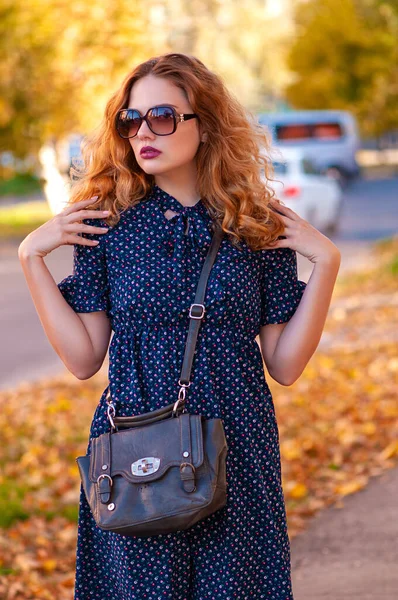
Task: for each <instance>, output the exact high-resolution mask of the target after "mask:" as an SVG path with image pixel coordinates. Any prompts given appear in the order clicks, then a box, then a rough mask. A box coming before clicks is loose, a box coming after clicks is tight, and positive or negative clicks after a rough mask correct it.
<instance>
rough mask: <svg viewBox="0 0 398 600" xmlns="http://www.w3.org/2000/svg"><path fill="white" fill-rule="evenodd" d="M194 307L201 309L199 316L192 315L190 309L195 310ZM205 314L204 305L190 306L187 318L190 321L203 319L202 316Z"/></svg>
mask: <svg viewBox="0 0 398 600" xmlns="http://www.w3.org/2000/svg"><path fill="white" fill-rule="evenodd" d="M196 307H199V308H200V309H201V314H200V315H193V314H192V309H193V310H195V308H196ZM205 312H206V309H205V307H204V304H195V303H194V304H191V307H190V309H189V316H190V317H191V319H203V316H204V314H205Z"/></svg>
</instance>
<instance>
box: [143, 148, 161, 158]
mask: <svg viewBox="0 0 398 600" xmlns="http://www.w3.org/2000/svg"><path fill="white" fill-rule="evenodd" d="M159 154H162V153H161V151H160V150H156V148H152V146H144V147H143V148H141V150H140V155H141V156H142V157H143V158H156V157H157V156H159Z"/></svg>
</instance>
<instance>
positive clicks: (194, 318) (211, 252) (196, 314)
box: [178, 222, 224, 391]
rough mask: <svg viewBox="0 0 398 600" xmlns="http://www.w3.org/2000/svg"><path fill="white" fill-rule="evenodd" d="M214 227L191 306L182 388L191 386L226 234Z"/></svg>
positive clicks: (180, 380) (181, 374)
mask: <svg viewBox="0 0 398 600" xmlns="http://www.w3.org/2000/svg"><path fill="white" fill-rule="evenodd" d="M213 229H214V233H213V237H212V240H211V243H210V246H209V249H208V252H207V255H206V259H205V262H204V264H203V267H202V271H201V273H200V277H199V282H198V285H197V288H196V294H195V300H194V303H193V304H191V307H190V309H189V316H190V319H191V320H190V323H189V329H188V335H187V338H186V341H185V352H184V358H183V363H182V368H181V373H180V379H179V381H178V383H179V385H180V386H181V389H183V388H185V387H189V385H190V381H189V380H190V377H191V370H192V363H193V359H194V354H195V350H196V343H197V339H198V334H199V329H200V327H201V325H202V319H203V317H204V314H205V312H206V307H205V305H204V300H205V295H206V288H207V282H208V279H209V275H210V271H211V269H212V267H213V264H214V262H215V260H216V256H217V252H218V249H219V247H220V244H221V242H222V238H223V236H224V232H223V230H222V228H221V227H220V226H219V225H218V224H217V225H216V224H215V222H214V226H213ZM181 389H180V391H181Z"/></svg>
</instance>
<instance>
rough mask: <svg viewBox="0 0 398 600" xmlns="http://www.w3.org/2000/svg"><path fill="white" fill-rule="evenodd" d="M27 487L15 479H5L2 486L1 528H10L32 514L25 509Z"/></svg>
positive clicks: (0, 488)
mask: <svg viewBox="0 0 398 600" xmlns="http://www.w3.org/2000/svg"><path fill="white" fill-rule="evenodd" d="M26 490H27V487H26V486H25V485H19V484H18V483H16V482H15V480H13V479H6V478H4V479H3V480H2V482H1V486H0V527H10V525H12V524H13V523H14V522H16V521H23V520H26V519H28V518H29V517H30V514H29V513H28V512H27V511H26V510H25V509H24V508H23V499H24V496H25V493H26Z"/></svg>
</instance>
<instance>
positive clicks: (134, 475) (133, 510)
mask: <svg viewBox="0 0 398 600" xmlns="http://www.w3.org/2000/svg"><path fill="white" fill-rule="evenodd" d="M214 229H215V233H214V235H213V238H212V242H211V244H210V247H209V250H208V253H207V256H206V259H205V262H204V265H203V268H202V272H201V275H200V279H199V283H198V286H197V290H196V295H195V301H194V303H193V304H192V306H191V309H190V311H191V312H190V317H191V320H190V324H189V330H188V335H187V340H186V344H185V352H184V359H183V365H182V369H181V374H180V381H179V384H180V386H181V388H180V392H181V391H183V392H184V394H183V395H180V393H179V395H178V399H177V398H176V403H173V404H169V405H168V406H165V407H162V408H160V409H158V410H154V411H151V412H149V413H144V414H141V415H132V416H124V417H122V416H120V417H118V416H116V409H115V406H114V405H113V402H112V399H111V397H110V392H109V388H108V394H107V403H108V418H109V420H110V422H111V430H110V432H108V433H103V434H102V435H100V436H99V437H97V438H93V439H92V443H91V453H90V454H87V455H86V456H80V457H78V458H77V459H76V461H77V464H78V467H79V472H80V476H81V480H82V484H83V489H84V492H85V494H86V498H87V501H88V503H89V505H90V508H91V511H92V513H93V516H94V519H95V522H96V523H97V525H98V527H101V528H102V529H104V530H106V531H113V532H115V533H119V534H122V535H127V536H141V537H148V536H152V535H159V534H164V533H171V532H174V531H179V530H184V529H188V528H189V527H192V525H194V524H195V523H196V522H197V521H199V520H201V519H204V518H205V517H207V516H209V515H211V514H212V513H214V512H215V511H217V510H219V509H220V508H223V507H224V506H225V504H226V502H227V481H226V457H227V452H228V446H227V441H226V438H225V432H224V426H223V422H222V420H221V419H219V418H214V419H206V418H205V417H202V416H201V415H194V414H189V413H188V412H187V411H186V407H185V394H186V391H187V389H189V384H190V375H191V369H192V362H193V358H194V354H195V347H196V342H197V337H198V332H199V329H200V326H201V321H202V318H203V316H204V313H205V309H203V306H200V305H203V304H204V297H205V291H206V285H207V280H208V277H209V274H210V270H211V267H212V265H213V263H214V261H215V258H216V254H217V251H218V248H219V246H220V244H221V241H222V237H223V232H222V230H221V229H220V228H219V227H215V228H214ZM197 305H199V306H197ZM197 317H200V318H197ZM177 400H178V403H177Z"/></svg>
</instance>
